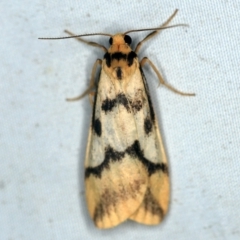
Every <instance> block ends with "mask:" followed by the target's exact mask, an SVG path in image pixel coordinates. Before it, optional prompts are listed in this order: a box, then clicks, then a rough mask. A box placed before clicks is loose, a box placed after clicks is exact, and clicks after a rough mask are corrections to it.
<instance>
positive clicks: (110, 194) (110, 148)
mask: <svg viewBox="0 0 240 240" xmlns="http://www.w3.org/2000/svg"><path fill="white" fill-rule="evenodd" d="M118 93H119V91H118V90H117V89H116V86H113V84H112V82H111V79H109V78H108V76H107V75H106V74H105V72H104V70H102V72H101V76H100V81H99V84H98V90H97V95H96V97H95V103H94V109H93V117H92V127H91V129H90V133H89V139H88V146H87V154H86V159H85V168H86V172H85V184H86V199H87V205H88V210H89V213H90V216H91V218H92V219H93V221H94V223H95V225H96V226H97V227H99V228H110V227H114V226H116V225H118V224H120V223H121V222H123V221H125V220H126V219H128V218H129V217H130V216H131V215H133V214H134V212H136V210H137V209H138V208H139V206H140V205H141V203H142V201H143V198H144V195H145V192H146V189H147V185H148V173H147V171H146V168H145V166H144V165H143V164H142V163H141V162H140V161H139V159H138V156H137V155H136V154H135V148H136V145H137V143H136V141H135V140H136V139H137V136H138V134H137V129H136V127H135V119H134V118H133V115H132V112H131V111H130V109H129V108H128V101H125V100H126V98H125V97H126V96H125V97H124V94H122V95H121V91H120V93H119V94H118Z"/></svg>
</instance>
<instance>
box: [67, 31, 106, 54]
mask: <svg viewBox="0 0 240 240" xmlns="http://www.w3.org/2000/svg"><path fill="white" fill-rule="evenodd" d="M64 32H65V33H67V34H68V35H70V36H76V35H75V34H73V33H72V32H70V31H68V30H65V31H64ZM76 39H77V40H78V41H80V42H84V43H86V44H88V45H91V46H94V47H98V48H101V49H102V50H103V51H104V52H107V49H106V48H105V47H104V46H103V45H101V44H99V43H96V42H89V41H86V40H84V39H83V38H80V37H78V38H76Z"/></svg>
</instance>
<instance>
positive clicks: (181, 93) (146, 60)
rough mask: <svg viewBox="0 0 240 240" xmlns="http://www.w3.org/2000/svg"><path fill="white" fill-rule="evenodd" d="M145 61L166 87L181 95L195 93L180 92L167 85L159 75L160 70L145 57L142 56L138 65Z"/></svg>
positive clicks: (192, 94) (193, 94)
mask: <svg viewBox="0 0 240 240" xmlns="http://www.w3.org/2000/svg"><path fill="white" fill-rule="evenodd" d="M146 62H148V63H149V64H150V66H151V67H152V69H153V71H154V72H155V73H156V74H157V76H158V79H159V82H160V83H161V84H163V85H164V86H165V87H167V88H168V89H169V90H171V91H173V92H175V93H177V94H180V95H182V96H195V93H185V92H182V91H179V90H177V89H176V88H174V87H172V86H171V85H169V84H168V83H166V82H165V81H164V79H163V77H162V76H161V74H160V72H159V71H158V70H157V68H156V67H155V65H154V64H153V63H152V62H151V61H150V60H149V59H148V58H147V57H144V58H143V59H142V60H141V62H140V65H141V66H143V65H144V64H145V63H146Z"/></svg>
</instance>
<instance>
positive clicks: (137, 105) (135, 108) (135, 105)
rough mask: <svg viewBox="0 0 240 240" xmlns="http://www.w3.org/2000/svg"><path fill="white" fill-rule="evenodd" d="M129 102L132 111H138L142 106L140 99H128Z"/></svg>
mask: <svg viewBox="0 0 240 240" xmlns="http://www.w3.org/2000/svg"><path fill="white" fill-rule="evenodd" d="M129 102H130V105H131V107H132V110H133V112H134V113H136V112H138V111H140V110H141V109H142V107H143V101H142V100H140V99H136V100H134V101H132V100H129Z"/></svg>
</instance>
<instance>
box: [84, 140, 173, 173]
mask: <svg viewBox="0 0 240 240" xmlns="http://www.w3.org/2000/svg"><path fill="white" fill-rule="evenodd" d="M125 154H128V155H129V156H131V157H133V158H135V159H136V158H137V159H138V160H139V161H140V162H142V164H143V165H144V166H145V167H146V169H147V171H148V175H149V176H151V175H152V174H154V173H155V172H157V171H159V170H160V171H162V172H163V173H165V174H168V167H167V165H166V164H165V163H153V162H150V161H149V160H148V159H146V158H145V157H144V153H143V151H142V150H141V148H140V143H139V141H138V140H135V141H134V143H133V144H132V145H131V146H129V147H128V148H126V150H125V151H122V152H119V151H116V150H114V149H113V148H112V147H111V146H108V147H107V148H106V149H105V157H104V160H103V162H102V163H101V164H100V165H98V166H96V167H88V168H86V170H85V178H88V177H89V176H90V175H91V174H92V175H94V176H95V177H97V178H101V175H102V171H103V170H104V169H109V168H110V162H117V161H121V160H122V159H123V158H124V156H125Z"/></svg>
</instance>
